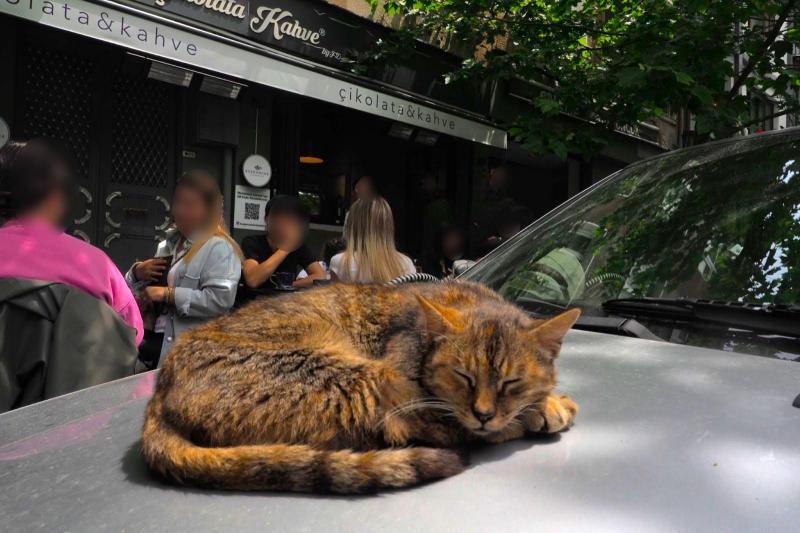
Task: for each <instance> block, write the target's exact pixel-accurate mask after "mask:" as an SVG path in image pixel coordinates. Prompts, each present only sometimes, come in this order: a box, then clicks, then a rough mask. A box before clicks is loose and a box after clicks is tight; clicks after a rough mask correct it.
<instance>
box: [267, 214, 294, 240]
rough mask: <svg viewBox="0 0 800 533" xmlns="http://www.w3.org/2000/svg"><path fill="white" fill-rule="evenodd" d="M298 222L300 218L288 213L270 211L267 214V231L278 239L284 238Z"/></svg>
mask: <svg viewBox="0 0 800 533" xmlns="http://www.w3.org/2000/svg"><path fill="white" fill-rule="evenodd" d="M300 224H301V222H300V220H299V219H298V218H297V217H296V216H294V215H292V214H290V213H272V212H271V213H270V214H269V215H267V231H268V232H269V234H270V236H271V237H273V238H274V239H276V240H278V241H281V240H283V239H285V238H286V237H287V235H288V234H289V232H290V231H291V230H292V229H293V228H295V227H297V226H298V225H300Z"/></svg>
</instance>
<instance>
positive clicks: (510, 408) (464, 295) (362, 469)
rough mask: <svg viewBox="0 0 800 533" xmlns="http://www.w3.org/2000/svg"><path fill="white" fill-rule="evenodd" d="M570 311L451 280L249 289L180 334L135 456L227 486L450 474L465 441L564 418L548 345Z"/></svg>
mask: <svg viewBox="0 0 800 533" xmlns="http://www.w3.org/2000/svg"><path fill="white" fill-rule="evenodd" d="M579 315H580V311H579V310H577V309H572V310H569V311H566V312H564V313H562V314H560V315H558V316H556V317H554V318H551V319H548V320H536V319H532V318H530V317H529V316H528V315H526V314H525V313H524V312H523V311H521V310H520V309H518V308H517V307H515V306H514V305H512V304H510V303H508V302H507V301H505V300H504V299H503V298H501V297H500V296H499V295H498V294H497V293H495V292H493V291H492V290H490V289H488V288H486V287H484V286H481V285H477V284H473V283H467V282H455V281H451V282H445V283H435V284H415V285H405V286H399V287H388V286H378V285H350V284H332V285H328V286H325V287H320V288H316V289H312V290H309V291H305V292H301V293H294V294H290V295H286V296H281V297H276V298H264V299H261V300H257V301H255V302H253V303H251V304H249V305H248V306H246V307H244V308H242V309H240V310H239V311H237V312H235V313H233V314H231V315H228V316H225V317H222V318H219V319H216V320H213V321H211V322H208V323H207V324H205V325H202V326H200V327H198V328H196V329H193V330H190V331H188V332H186V333H184V334H183V335H182V336H181V337H180V338H179V339H178V341H177V342H176V343H175V345H174V347H173V348H172V351H171V352H170V353H169V354H168V355H167V358H166V360H165V362H164V365H163V368H162V370H161V373H160V375H159V376H158V380H157V385H156V390H155V393H154V395H153V398H152V399H151V400H150V403H149V404H148V406H147V410H146V413H145V422H144V429H143V437H142V449H143V454H144V458H145V460H146V462H147V464H148V465H149V466H150V468H151V469H152V470H153V471H155V472H156V473H158V474H160V475H161V476H163V477H165V478H168V479H173V480H175V481H178V482H180V483H186V484H192V485H198V486H206V487H213V488H221V489H237V490H280V491H301V492H320V493H326V492H333V493H367V492H375V491H378V490H381V489H391V488H400V487H408V486H412V485H415V484H418V483H422V482H425V481H428V480H433V479H437V478H444V477H448V476H452V475H455V474H457V473H459V472H461V471H462V470H463V469H464V468H465V466H466V462H465V459H464V456H463V454H462V453H461V452H459V451H458V450H459V449H462V448H463V446H464V445H465V444H467V443H470V442H474V441H486V442H491V443H498V442H503V441H507V440H510V439H516V438H519V437H522V436H524V435H525V434H527V433H529V432H556V431H561V430H563V429H565V428H567V427H569V426H570V425H571V424H572V423H573V420H574V418H575V415H576V414H577V411H578V407H577V405H576V404H575V402H573V401H572V400H571V399H570V398H568V397H567V396H564V395H559V394H555V393H554V392H553V388H554V385H555V382H556V369H555V367H554V360H555V358H556V356H557V355H558V353H559V350H560V347H561V341H562V339H563V337H564V335H565V334H566V333H567V331H568V330H569V329H570V327H571V326H572V325H573V324H574V322H575V321H576V320H577V318H578V316H579ZM420 443H424V444H425V445H420V446H415V445H416V444H420Z"/></svg>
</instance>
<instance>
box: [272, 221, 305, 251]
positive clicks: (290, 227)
mask: <svg viewBox="0 0 800 533" xmlns="http://www.w3.org/2000/svg"><path fill="white" fill-rule="evenodd" d="M303 234H304V231H303V226H302V225H301V224H298V223H291V224H287V225H286V229H285V231H284V235H283V239H281V242H280V243H278V249H279V250H283V251H284V252H286V253H292V252H294V251H295V250H297V249H298V248H300V246H301V245H302V244H303V236H304V235H303Z"/></svg>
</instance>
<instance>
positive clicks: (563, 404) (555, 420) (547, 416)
mask: <svg viewBox="0 0 800 533" xmlns="http://www.w3.org/2000/svg"><path fill="white" fill-rule="evenodd" d="M577 415H578V404H577V403H575V402H574V401H573V400H572V398H570V397H569V396H567V395H566V394H551V395H550V396H548V397H547V399H546V400H545V402H544V408H543V409H541V410H539V411H533V412H531V413H529V414H528V416H527V420H526V421H525V422H526V426H527V429H528V431H532V432H534V433H557V432H559V431H563V430H565V429H567V428H568V427H570V426H571V425H572V424H573V423H574V422H575V417H576V416H577Z"/></svg>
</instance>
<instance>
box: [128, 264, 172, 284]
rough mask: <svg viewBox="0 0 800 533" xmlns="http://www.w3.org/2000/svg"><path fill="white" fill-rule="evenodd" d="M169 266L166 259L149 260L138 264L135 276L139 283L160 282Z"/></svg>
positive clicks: (134, 270)
mask: <svg viewBox="0 0 800 533" xmlns="http://www.w3.org/2000/svg"><path fill="white" fill-rule="evenodd" d="M168 266H169V263H168V262H167V260H166V259H148V260H146V261H140V262H138V263H136V266H135V267H134V269H133V274H134V275H135V276H136V279H137V280H139V281H158V280H160V279H161V276H163V275H164V272H165V271H166V270H167V267H168Z"/></svg>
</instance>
